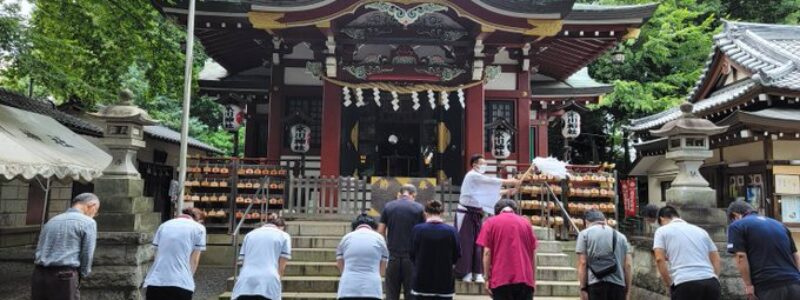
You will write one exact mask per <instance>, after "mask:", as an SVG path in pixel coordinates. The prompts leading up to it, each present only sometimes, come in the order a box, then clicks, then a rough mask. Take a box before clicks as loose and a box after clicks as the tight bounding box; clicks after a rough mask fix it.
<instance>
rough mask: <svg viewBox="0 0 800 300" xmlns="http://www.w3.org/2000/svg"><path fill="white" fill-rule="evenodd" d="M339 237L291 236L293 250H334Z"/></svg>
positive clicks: (339, 239) (337, 244) (340, 238)
mask: <svg viewBox="0 0 800 300" xmlns="http://www.w3.org/2000/svg"><path fill="white" fill-rule="evenodd" d="M341 240H342V237H341V236H293V237H292V247H293V248H336V247H338V246H339V241H341Z"/></svg>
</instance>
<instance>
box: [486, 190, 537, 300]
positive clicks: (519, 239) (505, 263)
mask: <svg viewBox="0 0 800 300" xmlns="http://www.w3.org/2000/svg"><path fill="white" fill-rule="evenodd" d="M516 211H517V203H516V202H514V200H511V199H502V200H500V201H497V204H495V206H494V213H495V216H494V217H491V218H489V219H487V220H486V222H484V223H483V228H482V229H481V233H480V234H479V235H478V241H477V243H478V245H480V246H481V247H483V270H484V273H485V274H487V275H489V278H487V280H486V292H487V293H488V294H489V295H490V296H492V299H494V300H530V299H533V292H534V287H535V283H534V282H535V281H534V280H535V278H534V273H533V272H534V271H533V270H534V259H535V258H536V246H537V242H536V235H535V234H534V233H533V228H531V223H530V221H528V219H525V218H523V217H520V216H518V215H517V214H516Z"/></svg>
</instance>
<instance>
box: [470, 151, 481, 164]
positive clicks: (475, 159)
mask: <svg viewBox="0 0 800 300" xmlns="http://www.w3.org/2000/svg"><path fill="white" fill-rule="evenodd" d="M481 159H483V154H473V155H472V157H470V158H469V165H470V166H474V165H475V163H476V162H478V161H479V160H481Z"/></svg>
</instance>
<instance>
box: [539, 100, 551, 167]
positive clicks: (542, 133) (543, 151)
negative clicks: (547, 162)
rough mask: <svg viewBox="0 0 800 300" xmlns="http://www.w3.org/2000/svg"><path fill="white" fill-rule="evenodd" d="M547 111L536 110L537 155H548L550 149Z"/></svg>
mask: <svg viewBox="0 0 800 300" xmlns="http://www.w3.org/2000/svg"><path fill="white" fill-rule="evenodd" d="M547 118H549V116H548V115H547V112H545V111H544V110H539V111H537V112H536V123H537V125H538V126H537V127H536V156H541V157H548V156H550V150H549V149H548V147H547V141H548V138H547Z"/></svg>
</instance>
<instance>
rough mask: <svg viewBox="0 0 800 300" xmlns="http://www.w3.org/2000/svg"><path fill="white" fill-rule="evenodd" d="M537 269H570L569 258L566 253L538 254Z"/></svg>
mask: <svg viewBox="0 0 800 300" xmlns="http://www.w3.org/2000/svg"><path fill="white" fill-rule="evenodd" d="M536 266H537V267H570V260H569V256H568V255H567V254H565V253H538V252H537V253H536Z"/></svg>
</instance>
